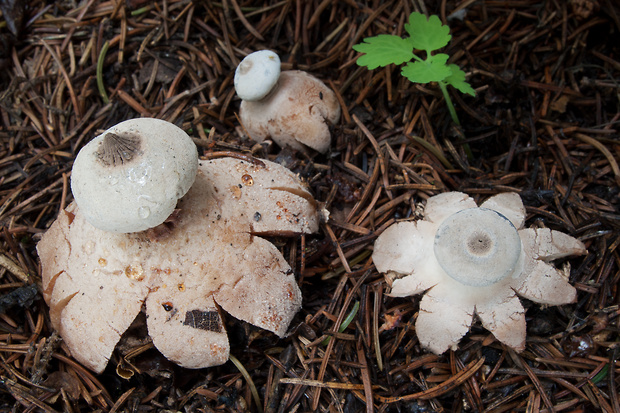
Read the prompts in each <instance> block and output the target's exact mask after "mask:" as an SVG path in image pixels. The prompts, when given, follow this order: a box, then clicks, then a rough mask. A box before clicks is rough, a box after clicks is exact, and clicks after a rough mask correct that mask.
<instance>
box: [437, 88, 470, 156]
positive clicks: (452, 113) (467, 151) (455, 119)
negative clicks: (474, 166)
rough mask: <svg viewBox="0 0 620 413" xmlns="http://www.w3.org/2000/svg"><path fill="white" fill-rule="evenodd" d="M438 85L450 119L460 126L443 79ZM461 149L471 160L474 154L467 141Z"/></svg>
mask: <svg viewBox="0 0 620 413" xmlns="http://www.w3.org/2000/svg"><path fill="white" fill-rule="evenodd" d="M437 83H439V87H440V88H441V93H443V97H444V99H445V100H446V105H447V106H448V112H450V116H451V117H452V120H453V121H454V123H455V124H456V126H457V127H459V128H460V126H461V122H460V121H459V117H458V116H457V114H456V109H455V108H454V104H453V103H452V99H451V98H450V94H449V93H448V87H447V85H446V83H445V82H444V81H439V82H437ZM463 149H464V150H465V154H466V155H467V160H468V161H470V162H471V161H472V160H473V159H474V154H473V152H472V151H471V148H470V147H469V144H468V143H463Z"/></svg>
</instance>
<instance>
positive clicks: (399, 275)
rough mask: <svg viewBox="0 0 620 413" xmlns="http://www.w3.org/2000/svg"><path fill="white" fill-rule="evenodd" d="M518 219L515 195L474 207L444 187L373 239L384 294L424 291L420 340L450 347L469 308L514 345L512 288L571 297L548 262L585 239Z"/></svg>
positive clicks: (518, 330)
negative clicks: (419, 215)
mask: <svg viewBox="0 0 620 413" xmlns="http://www.w3.org/2000/svg"><path fill="white" fill-rule="evenodd" d="M524 222H525V208H524V207H523V203H522V201H521V198H520V197H519V196H518V195H517V194H514V193H504V194H499V195H495V196H493V197H491V198H489V199H488V200H487V201H485V202H484V203H482V205H480V207H478V206H477V205H476V203H475V202H474V200H473V199H472V198H470V197H469V196H467V195H466V194H463V193H460V192H449V193H445V194H441V195H437V196H434V197H431V198H429V199H428V201H427V204H426V208H425V217H424V219H422V220H419V221H417V222H411V221H407V222H400V223H397V224H394V225H392V226H391V227H389V228H388V229H386V230H385V231H384V232H383V233H382V234H381V235H380V236H379V237H378V238H377V241H376V242H375V246H374V251H373V256H372V257H373V261H374V263H375V266H376V268H377V270H378V271H380V272H383V273H386V276H387V278H388V280H389V281H390V282H391V286H392V289H391V292H390V295H392V296H397V297H405V296H410V295H416V294H420V293H424V296H423V297H422V300H421V302H420V312H419V315H418V319H417V320H416V327H415V328H416V333H417V335H418V339H419V340H420V343H421V345H422V346H423V347H425V348H428V349H429V350H431V351H432V352H433V353H436V354H441V353H443V352H444V351H446V350H447V349H449V348H452V349H455V348H456V347H457V344H458V342H459V340H460V339H461V338H462V337H463V336H464V335H465V334H466V333H467V332H468V331H469V328H470V325H471V323H472V320H473V315H474V313H475V314H477V315H478V317H479V318H480V320H481V321H482V325H483V326H484V327H485V328H487V329H488V330H490V331H491V332H492V333H493V334H494V335H495V337H496V338H497V339H498V340H499V341H500V342H502V343H504V344H506V345H507V346H509V347H511V348H513V349H515V350H517V351H521V350H523V349H524V348H525V336H526V330H525V327H526V325H525V312H524V310H523V306H522V305H521V303H520V301H519V298H518V297H517V295H519V296H521V297H524V298H527V299H529V300H532V301H534V302H537V303H541V304H548V305H560V304H566V303H571V302H574V301H575V299H576V290H575V288H574V287H572V286H571V285H570V284H569V283H568V282H567V280H566V279H565V278H564V276H563V274H562V272H561V271H559V270H557V269H556V268H555V267H553V266H552V265H551V264H550V263H549V262H550V261H552V260H555V259H557V258H562V257H566V256H568V255H578V254H586V253H587V251H586V248H585V245H584V244H583V243H582V242H581V241H579V240H577V239H575V238H573V237H571V236H569V235H566V234H564V233H562V232H559V231H554V230H550V229H547V228H536V229H533V228H524Z"/></svg>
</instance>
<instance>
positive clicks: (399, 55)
mask: <svg viewBox="0 0 620 413" xmlns="http://www.w3.org/2000/svg"><path fill="white" fill-rule="evenodd" d="M353 50H355V51H357V52H360V53H366V54H365V55H362V56H360V57H359V58H358V59H357V64H358V65H360V66H367V67H368V69H369V70H372V69H376V68H377V67H379V66H381V67H383V66H387V65H389V64H391V63H394V64H397V65H399V64H401V63H404V62H407V61H409V60H411V59H413V46H412V44H411V39H410V38H406V39H403V38H401V37H398V36H393V35H391V34H380V35H378V36H374V37H367V38H365V39H364V41H363V43H360V44H356V45H355V46H353Z"/></svg>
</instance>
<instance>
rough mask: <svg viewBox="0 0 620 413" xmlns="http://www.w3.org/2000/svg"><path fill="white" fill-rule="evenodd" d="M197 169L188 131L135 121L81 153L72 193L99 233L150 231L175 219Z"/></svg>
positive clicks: (101, 137)
mask: <svg viewBox="0 0 620 413" xmlns="http://www.w3.org/2000/svg"><path fill="white" fill-rule="evenodd" d="M197 169H198V152H197V150H196V145H195V144H194V142H193V141H192V139H191V138H190V137H189V136H188V135H187V134H186V133H185V132H184V131H183V130H182V129H180V128H179V127H177V126H175V125H174V124H172V123H169V122H166V121H163V120H159V119H151V118H140V119H131V120H127V121H124V122H121V123H119V124H117V125H115V126H113V127H111V128H110V129H108V130H107V131H105V132H104V133H102V134H101V135H99V136H97V137H96V138H94V139H93V140H92V141H90V142H89V143H88V144H87V145H86V146H84V147H83V148H82V149H81V150H80V152H79V153H78V155H77V157H76V159H75V162H74V164H73V169H72V171H71V192H73V197H74V198H75V201H76V202H77V204H78V205H79V206H80V210H81V213H82V214H84V217H85V218H86V220H87V221H88V222H89V223H90V224H92V225H93V226H94V227H97V228H99V229H102V230H104V231H111V232H122V233H127V232H138V231H144V230H146V229H149V228H153V227H155V226H157V225H159V224H161V223H163V222H164V221H165V220H166V218H168V217H169V216H170V214H171V213H172V212H173V211H174V209H175V207H176V204H177V200H178V199H179V198H181V197H182V196H183V195H185V193H187V191H188V190H189V188H190V187H191V186H192V183H193V182H194V179H196V171H197Z"/></svg>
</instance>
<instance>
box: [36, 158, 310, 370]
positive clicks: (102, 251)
mask: <svg viewBox="0 0 620 413" xmlns="http://www.w3.org/2000/svg"><path fill="white" fill-rule="evenodd" d="M177 208H178V211H177V213H176V216H175V217H174V219H173V220H171V222H168V223H164V224H162V225H163V226H164V227H162V226H160V227H157V228H156V229H159V231H155V232H149V231H150V230H149V231H143V232H137V233H128V234H123V233H112V232H106V231H102V230H99V229H97V228H95V227H93V226H92V225H90V224H88V223H87V222H86V220H85V219H84V217H83V216H82V214H80V211H79V210H78V208H77V206H76V204H75V203H72V204H71V205H69V207H67V209H66V210H65V211H64V212H62V213H61V214H60V216H59V217H58V219H57V220H56V222H55V223H54V224H53V225H52V226H51V228H50V229H49V230H48V231H47V232H46V233H45V235H44V236H43V238H42V240H41V241H40V243H39V244H38V246H37V249H38V252H39V256H40V258H41V267H42V277H43V288H44V298H45V300H46V302H47V303H48V304H49V306H50V318H51V321H52V324H53V326H54V327H55V328H56V329H57V330H58V331H59V332H60V334H61V336H62V337H63V339H64V341H65V343H66V344H67V346H68V347H69V349H70V350H71V353H72V355H73V356H74V358H76V359H77V360H78V361H80V362H81V363H82V364H84V365H85V366H86V367H88V368H90V369H92V370H93V371H95V372H102V371H103V370H104V369H105V366H106V364H107V363H108V360H109V358H110V356H111V354H112V351H113V350H114V347H115V345H116V344H117V342H118V341H119V339H120V337H121V335H122V334H123V333H124V332H125V330H126V329H127V328H128V327H129V325H130V324H131V322H132V321H133V320H134V318H135V317H136V315H138V313H139V312H140V311H141V309H142V308H143V306H144V308H145V311H146V316H147V327H148V332H149V335H150V336H151V338H152V340H153V343H154V345H155V346H156V347H157V348H158V349H159V350H160V351H161V352H162V354H164V356H166V357H167V358H168V359H170V360H172V361H174V362H176V363H177V364H179V365H181V366H184V367H187V368H203V367H209V366H214V365H219V364H223V363H224V362H226V360H228V355H229V344H228V338H227V335H226V331H225V330H224V325H223V322H222V318H221V315H220V308H222V309H224V310H225V311H227V312H228V313H230V314H231V315H233V316H235V317H237V318H238V319H241V320H244V321H247V322H249V323H251V324H254V325H256V326H258V327H261V328H264V329H267V330H270V331H272V332H274V333H275V334H277V335H278V336H283V335H284V334H285V332H286V330H287V328H288V325H289V323H290V322H291V320H292V318H293V316H294V315H295V313H296V312H297V311H298V310H299V308H300V306H301V292H300V290H299V288H298V286H297V283H296V282H295V278H294V276H293V271H292V270H291V267H290V266H289V265H288V263H287V262H286V260H285V259H284V257H283V256H282V255H281V254H280V252H279V251H278V249H277V248H276V247H275V246H274V245H273V244H272V243H270V242H269V241H267V240H265V239H264V238H261V235H265V236H268V235H277V236H282V235H285V236H290V235H295V234H300V233H312V232H316V231H317V229H318V214H317V204H316V202H315V201H314V200H313V199H312V197H311V195H310V193H309V192H308V191H307V190H306V189H305V188H304V187H303V186H302V184H301V183H300V181H299V180H298V179H297V177H296V176H295V175H294V174H293V173H292V172H290V171H289V170H287V169H285V168H284V167H282V166H280V165H277V164H274V163H271V162H268V161H262V162H257V163H256V164H252V163H250V162H247V161H241V160H238V159H233V158H221V159H214V160H209V161H201V162H200V166H199V168H198V174H197V177H196V181H195V182H194V184H193V185H192V187H191V189H190V190H189V192H188V193H187V194H186V195H185V196H184V197H183V198H182V199H181V200H180V201H179V204H178V205H177ZM162 228H163V229H162Z"/></svg>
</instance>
